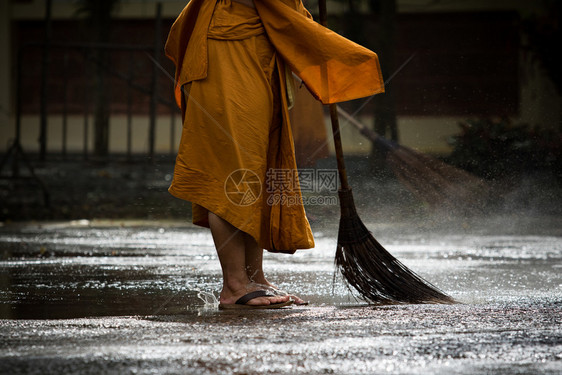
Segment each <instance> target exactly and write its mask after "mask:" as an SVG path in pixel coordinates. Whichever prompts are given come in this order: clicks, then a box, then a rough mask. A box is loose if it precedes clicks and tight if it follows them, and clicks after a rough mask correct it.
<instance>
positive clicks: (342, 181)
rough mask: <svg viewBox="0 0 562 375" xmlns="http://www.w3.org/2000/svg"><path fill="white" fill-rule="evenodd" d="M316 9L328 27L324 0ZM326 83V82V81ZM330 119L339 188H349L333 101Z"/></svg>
mask: <svg viewBox="0 0 562 375" xmlns="http://www.w3.org/2000/svg"><path fill="white" fill-rule="evenodd" d="M318 10H319V14H320V24H321V25H322V26H324V27H328V11H327V8H326V0H319V1H318ZM326 83H327V82H326ZM329 108H330V120H331V121H332V133H333V137H334V148H335V150H336V160H337V162H338V173H339V175H340V188H341V189H342V190H349V189H350V188H349V183H348V182H347V172H346V170H345V163H344V160H343V149H342V143H341V134H340V121H339V119H338V106H337V104H335V103H333V104H330V105H329Z"/></svg>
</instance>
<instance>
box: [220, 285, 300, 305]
mask: <svg viewBox="0 0 562 375" xmlns="http://www.w3.org/2000/svg"><path fill="white" fill-rule="evenodd" d="M256 291H266V292H270V293H269V294H271V295H272V296H263V297H261V296H260V297H255V298H251V299H250V300H248V301H247V302H245V303H244V305H248V306H268V305H275V304H280V303H284V302H287V301H290V297H289V296H281V295H277V293H272V292H271V291H270V290H269V288H265V287H261V286H260V285H258V284H256V283H249V284H247V285H244V286H242V287H236V288H229V287H227V286H226V285H225V286H223V289H222V291H221V293H220V296H219V302H220V304H221V305H227V306H228V305H234V304H236V301H238V300H239V299H240V298H241V297H244V296H246V295H247V294H249V293H252V292H256Z"/></svg>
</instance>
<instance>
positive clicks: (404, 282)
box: [318, 0, 455, 303]
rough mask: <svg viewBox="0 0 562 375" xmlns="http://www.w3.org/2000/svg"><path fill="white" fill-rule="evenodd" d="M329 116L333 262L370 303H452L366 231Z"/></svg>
mask: <svg viewBox="0 0 562 375" xmlns="http://www.w3.org/2000/svg"><path fill="white" fill-rule="evenodd" d="M318 4H319V8H320V9H319V10H320V23H321V24H322V25H323V26H325V27H326V26H327V12H326V0H320V1H319V2H318ZM329 108H330V118H331V122H332V131H333V135H334V147H335V150H336V159H337V164H338V173H339V178H340V189H339V191H338V195H339V198H340V209H341V216H340V227H339V232H338V244H337V249H336V258H335V263H336V267H337V268H338V269H339V270H340V271H341V273H342V275H343V276H344V278H345V280H346V281H347V283H348V284H349V285H351V286H353V287H354V288H355V289H356V290H357V291H358V292H359V294H360V295H361V297H362V298H364V299H365V300H366V301H369V302H374V303H455V301H454V300H453V299H452V298H451V297H449V296H447V295H445V294H444V293H442V292H441V291H439V290H438V289H437V288H435V287H434V286H432V285H431V284H429V283H428V282H427V281H425V280H423V279H422V278H421V277H420V276H418V275H416V274H415V273H414V272H412V271H411V270H410V269H408V268H407V267H406V266H404V265H403V264H402V263H401V262H400V261H399V260H398V259H396V258H395V257H393V256H392V255H391V254H390V253H389V252H388V251H387V250H386V249H385V248H384V247H383V246H382V245H381V244H380V243H379V242H378V241H377V240H376V239H375V238H374V237H373V235H372V234H371V232H369V230H368V229H367V228H366V227H365V225H364V224H363V222H362V221H361V219H360V218H359V216H358V214H357V211H356V210H355V203H354V201H353V195H352V192H351V187H350V186H349V184H348V181H347V173H346V170H345V164H344V159H343V150H342V143H341V136H340V129H339V120H338V109H337V105H336V104H330V106H329Z"/></svg>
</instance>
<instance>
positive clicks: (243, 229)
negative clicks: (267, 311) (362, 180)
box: [166, 0, 384, 309]
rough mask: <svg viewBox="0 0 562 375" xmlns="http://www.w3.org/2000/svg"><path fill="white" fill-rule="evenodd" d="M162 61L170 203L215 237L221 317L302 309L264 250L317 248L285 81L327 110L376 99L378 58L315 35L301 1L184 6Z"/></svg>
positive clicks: (203, 1) (327, 34)
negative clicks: (271, 272)
mask: <svg viewBox="0 0 562 375" xmlns="http://www.w3.org/2000/svg"><path fill="white" fill-rule="evenodd" d="M166 54H167V56H168V57H169V58H170V59H171V60H172V61H173V62H174V64H175V66H176V89H175V90H176V91H175V94H176V101H177V102H178V105H179V106H180V108H181V111H182V118H183V132H182V137H181V142H180V147H179V150H178V155H177V158H176V165H175V169H174V178H173V181H172V184H171V186H170V188H169V191H170V193H171V194H172V195H174V196H176V197H178V198H181V199H184V200H187V201H190V202H192V209H193V223H194V224H196V225H200V226H204V227H208V228H210V229H211V233H212V236H213V240H214V243H215V247H216V250H217V254H218V258H219V262H220V265H221V269H222V274H223V286H222V290H221V292H220V297H219V302H220V304H219V308H221V309H240V308H281V307H285V306H288V305H290V304H292V303H296V304H304V303H305V302H304V301H303V300H302V299H300V298H299V297H296V296H293V295H287V294H286V293H283V292H281V291H279V289H278V288H276V287H275V286H274V285H273V284H271V283H270V282H269V280H267V278H266V277H265V274H264V271H263V251H264V249H265V250H268V251H271V252H281V253H289V254H292V253H294V252H295V251H296V250H297V249H309V248H312V247H314V239H313V236H312V231H311V228H310V224H309V222H308V220H307V218H306V214H305V211H304V207H303V204H302V196H301V191H300V186H299V181H298V176H297V173H296V170H297V169H296V164H295V151H294V145H293V138H292V132H291V126H290V116H289V108H290V107H291V105H292V101H293V100H294V97H295V95H294V92H293V88H294V83H293V82H292V79H293V78H292V73H291V72H294V73H295V74H296V75H297V76H299V78H300V79H302V80H303V82H304V83H305V84H306V86H307V87H308V89H310V91H311V93H312V94H313V95H314V97H315V98H316V99H318V100H320V101H321V102H322V103H324V104H326V103H333V102H338V101H343V100H350V99H355V98H358V97H362V96H368V95H372V94H375V93H378V92H382V91H383V90H384V87H383V83H382V76H381V74H380V67H379V65H378V59H377V56H376V55H375V54H374V53H373V52H371V51H369V50H367V49H365V48H363V47H360V46H358V45H356V44H354V43H352V42H350V41H349V40H347V39H345V38H343V37H341V36H339V35H337V34H335V33H333V32H331V31H329V30H328V29H326V28H323V27H321V26H320V25H318V24H317V23H315V22H314V21H313V20H312V17H311V16H310V14H309V13H308V11H306V9H305V8H304V6H303V4H302V3H301V1H300V0H255V1H252V0H192V1H190V3H189V4H188V5H187V6H186V8H185V9H184V10H183V11H182V13H181V14H180V16H179V17H178V19H177V20H176V21H175V22H174V25H173V26H172V28H171V30H170V33H169V36H168V40H167V42H166ZM358 74H360V75H361V78H359V77H357V75H358ZM310 151H311V153H312V152H314V151H315V150H310Z"/></svg>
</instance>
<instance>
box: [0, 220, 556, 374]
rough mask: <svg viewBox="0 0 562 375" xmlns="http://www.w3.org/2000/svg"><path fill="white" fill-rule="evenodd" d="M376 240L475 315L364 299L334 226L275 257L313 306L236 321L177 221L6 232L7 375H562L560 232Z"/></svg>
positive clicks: (0, 321)
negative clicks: (340, 268) (340, 264)
mask: <svg viewBox="0 0 562 375" xmlns="http://www.w3.org/2000/svg"><path fill="white" fill-rule="evenodd" d="M369 227H370V228H374V232H376V233H383V234H384V235H383V236H378V234H377V238H378V239H379V240H381V242H382V243H383V244H385V245H386V247H387V248H388V249H389V251H391V253H393V254H394V255H396V256H397V257H398V258H399V259H401V260H402V261H403V262H404V263H405V264H406V265H408V266H409V267H411V268H413V269H414V270H416V271H417V272H418V273H420V274H421V275H422V276H424V277H426V278H427V279H428V280H430V281H431V282H432V283H433V284H435V285H437V286H439V287H440V288H441V289H443V290H444V291H445V292H447V293H449V294H450V295H452V296H453V297H455V298H457V299H458V300H460V301H462V302H463V304H460V305H454V306H440V305H402V306H369V305H367V304H365V303H363V302H361V301H358V300H356V299H355V298H354V297H353V296H352V295H351V294H350V292H349V290H348V289H347V288H346V287H345V285H344V284H343V283H342V282H341V280H339V279H338V278H336V281H335V282H334V268H333V256H334V249H335V237H334V235H335V233H336V232H335V230H334V228H323V229H322V230H316V233H315V237H316V248H315V249H313V250H309V251H301V252H297V254H295V255H293V256H287V255H273V254H267V255H266V267H267V270H269V275H270V278H271V279H272V281H274V282H276V283H277V284H278V285H279V286H280V287H281V288H282V289H284V290H287V291H290V292H291V293H296V294H299V295H300V296H301V297H303V298H305V299H307V300H309V301H310V305H309V306H306V307H292V308H289V309H285V310H282V311H252V312H221V311H218V310H217V306H216V301H215V299H216V295H217V293H218V291H219V289H220V268H219V265H218V261H217V259H216V255H215V252H214V247H213V242H212V238H211V236H210V234H209V233H208V232H207V231H205V230H201V229H199V228H195V227H193V226H191V225H187V224H178V223H175V222H169V223H166V222H141V223H134V222H122V223H119V222H118V223H115V222H85V221H84V222H72V223H44V224H29V225H12V226H10V225H8V226H5V227H0V256H1V261H0V350H1V353H2V354H0V373H76V374H78V373H111V374H113V373H114V374H122V373H182V374H186V373H187V374H232V373H238V374H262V373H271V374H281V373H283V374H295V373H302V374H311V373H312V374H325V373H346V374H347V373H351V374H372V373H414V374H416V373H420V374H421V373H443V374H457V373H458V374H473V373H489V372H495V373H505V374H513V373H546V374H558V373H560V372H562V354H561V353H562V329H561V326H562V314H561V313H562V290H561V287H562V276H561V272H560V271H561V268H562V240H561V237H560V236H559V235H558V233H556V234H557V235H551V236H549V235H545V234H541V235H528V234H512V233H510V234H508V235H499V234H498V231H496V230H490V233H494V234H490V233H487V232H486V231H485V230H479V231H474V232H472V233H471V232H469V231H466V232H463V233H461V234H459V232H457V233H456V234H450V233H449V232H445V231H435V232H423V231H422V232H420V231H415V230H410V231H408V230H403V229H404V228H400V227H399V226H394V228H393V229H392V230H382V229H384V228H383V227H377V225H376V224H374V225H369ZM45 369H47V370H45Z"/></svg>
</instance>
